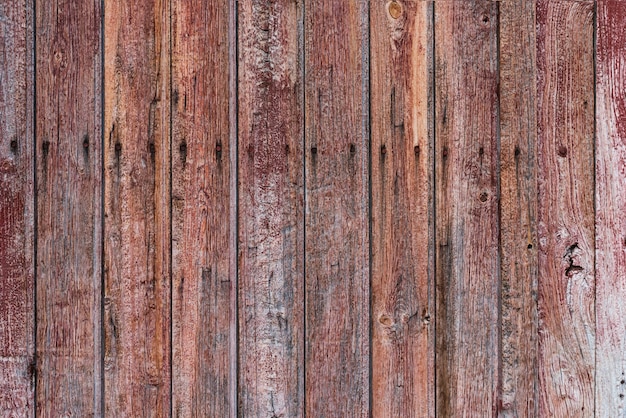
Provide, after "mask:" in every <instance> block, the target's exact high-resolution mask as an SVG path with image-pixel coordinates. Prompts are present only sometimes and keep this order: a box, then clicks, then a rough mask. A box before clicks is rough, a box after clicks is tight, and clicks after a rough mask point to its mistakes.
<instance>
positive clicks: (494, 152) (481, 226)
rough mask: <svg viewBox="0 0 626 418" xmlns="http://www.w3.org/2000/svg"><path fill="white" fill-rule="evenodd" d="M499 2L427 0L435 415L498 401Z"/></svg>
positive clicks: (490, 408) (491, 410)
mask: <svg viewBox="0 0 626 418" xmlns="http://www.w3.org/2000/svg"><path fill="white" fill-rule="evenodd" d="M497 11H498V8H497V3H494V2H492V1H489V0H472V1H462V2H461V1H442V2H435V40H436V44H435V53H436V57H435V77H436V78H435V90H436V92H435V99H436V105H435V106H436V120H435V123H436V133H435V138H436V150H435V151H436V162H435V164H436V192H435V195H436V216H435V222H436V229H437V236H436V251H437V260H436V268H437V311H436V313H437V317H436V327H437V337H436V338H437V414H438V415H440V416H493V415H495V413H496V408H497V401H498V379H499V375H498V373H499V370H498V360H499V341H498V334H499V330H498V323H499V315H498V314H499V312H498V293H499V286H500V280H499V279H500V275H499V267H500V266H499V257H498V235H499V225H498V223H499V222H498V186H499V185H498V182H499V176H498V164H499V155H498V138H497V133H498V119H497V117H498V113H497V112H498V101H497V91H498V90H497V88H498V62H497V58H498V53H497V27H498V12H497Z"/></svg>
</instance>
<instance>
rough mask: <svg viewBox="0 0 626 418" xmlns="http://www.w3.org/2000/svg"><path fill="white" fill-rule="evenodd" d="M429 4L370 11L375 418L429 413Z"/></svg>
mask: <svg viewBox="0 0 626 418" xmlns="http://www.w3.org/2000/svg"><path fill="white" fill-rule="evenodd" d="M432 7H433V4H432V2H427V1H415V0H407V1H391V2H388V1H376V2H373V3H372V4H371V11H370V13H371V20H370V22H371V23H370V24H371V31H370V33H371V51H372V52H371V54H372V55H371V60H372V61H371V68H372V79H371V102H372V104H373V106H372V111H371V112H372V114H371V117H372V145H371V147H372V160H371V167H372V174H371V179H372V196H371V199H372V201H371V208H372V303H373V306H372V315H373V318H372V332H373V334H372V338H373V341H372V350H373V351H372V385H373V387H372V413H373V416H376V417H383V416H403V417H425V416H434V399H435V396H434V395H435V393H434V274H433V273H434V272H433V271H432V266H433V265H434V264H433V255H434V234H433V232H434V231H433V230H432V229H431V226H432V225H433V206H432V205H433V200H432V193H433V159H432V155H433V130H432V116H433V112H432V110H433V109H432V97H433V93H434V92H433V91H432V86H433V83H432V62H433V55H432V53H433V51H432V40H433V38H432ZM383 150H384V152H383Z"/></svg>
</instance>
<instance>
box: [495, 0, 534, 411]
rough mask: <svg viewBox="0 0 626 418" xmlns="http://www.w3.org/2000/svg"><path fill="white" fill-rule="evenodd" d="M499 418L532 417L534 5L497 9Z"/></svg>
mask: <svg viewBox="0 0 626 418" xmlns="http://www.w3.org/2000/svg"><path fill="white" fill-rule="evenodd" d="M499 5H500V6H499V7H500V8H499V17H500V28H499V37H500V39H499V42H500V181H501V186H500V216H501V221H500V257H501V267H500V271H501V287H500V303H501V315H502V317H501V327H502V328H501V331H500V332H501V335H502V340H501V354H500V355H501V356H502V359H501V364H502V366H501V367H502V374H501V380H502V381H501V384H500V385H501V390H502V394H501V410H500V414H501V415H502V416H511V417H535V416H537V413H538V410H537V408H538V406H539V402H538V398H537V390H536V389H537V379H538V375H537V338H538V336H537V326H538V325H537V117H536V111H537V110H536V109H537V106H536V97H537V89H536V48H537V43H536V35H535V7H536V4H535V1H534V0H515V1H502V2H500V3H499Z"/></svg>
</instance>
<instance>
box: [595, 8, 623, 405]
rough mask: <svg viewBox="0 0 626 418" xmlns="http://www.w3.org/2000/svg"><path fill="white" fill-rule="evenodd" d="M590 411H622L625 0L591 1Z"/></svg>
mask: <svg viewBox="0 0 626 418" xmlns="http://www.w3.org/2000/svg"><path fill="white" fill-rule="evenodd" d="M597 13H598V15H597V32H596V34H597V36H596V45H597V54H596V57H597V58H596V59H597V61H596V77H597V78H596V127H597V132H596V145H595V152H596V179H595V180H596V183H595V184H596V201H595V205H596V226H595V230H596V249H595V250H596V321H597V330H596V382H595V406H596V416H599V417H617V416H624V414H626V400H625V399H624V396H625V395H626V319H625V318H624V315H623V313H624V301H625V300H626V281H625V280H624V279H625V276H624V271H625V270H626V269H625V267H626V253H625V252H624V249H625V248H626V235H625V233H624V231H626V219H625V218H624V209H625V208H626V185H624V168H625V167H626V119H624V115H625V114H626V101H625V100H624V90H625V89H626V43H625V41H626V3H624V2H622V1H617V0H600V1H598V5H597Z"/></svg>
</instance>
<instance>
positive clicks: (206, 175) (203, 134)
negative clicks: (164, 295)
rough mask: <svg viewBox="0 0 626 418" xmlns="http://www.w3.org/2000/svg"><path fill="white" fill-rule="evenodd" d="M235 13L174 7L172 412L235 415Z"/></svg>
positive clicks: (207, 5)
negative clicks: (232, 111) (232, 120)
mask: <svg viewBox="0 0 626 418" xmlns="http://www.w3.org/2000/svg"><path fill="white" fill-rule="evenodd" d="M229 15H230V9H229V4H228V1H227V0H223V1H219V2H205V1H192V2H174V3H173V11H172V16H173V17H172V19H173V20H172V25H173V26H172V27H173V29H172V89H173V90H172V91H173V93H172V106H173V108H172V112H173V113H172V132H173V137H172V253H173V260H172V279H173V288H172V333H173V341H172V344H173V346H172V350H173V352H172V375H173V381H172V404H173V405H172V408H173V416H174V417H189V416H207V417H208V416H215V417H218V416H219V417H229V416H234V415H233V414H234V413H235V411H236V405H233V404H232V399H231V397H230V391H231V388H230V386H231V385H233V384H234V382H233V381H232V380H231V379H230V373H231V364H232V363H233V362H235V358H234V356H233V353H231V344H230V343H231V338H232V337H233V335H232V334H233V333H234V332H235V331H234V330H232V329H231V320H232V317H233V316H235V311H234V309H233V308H234V307H233V306H231V304H230V301H231V295H232V294H233V293H235V288H234V285H235V272H234V271H232V269H231V266H230V253H231V252H232V251H234V249H233V248H232V247H233V243H232V242H231V240H230V238H231V235H230V234H231V231H230V229H231V223H230V222H229V219H230V211H231V207H230V200H231V193H233V192H232V191H231V176H233V175H234V163H233V162H232V161H231V159H230V152H231V148H232V147H234V146H235V144H233V143H231V141H230V138H231V134H230V129H231V127H230V120H229V100H230V89H229V66H228V63H229V48H230V45H231V43H232V42H234V40H233V39H229V21H230V16H229Z"/></svg>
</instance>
